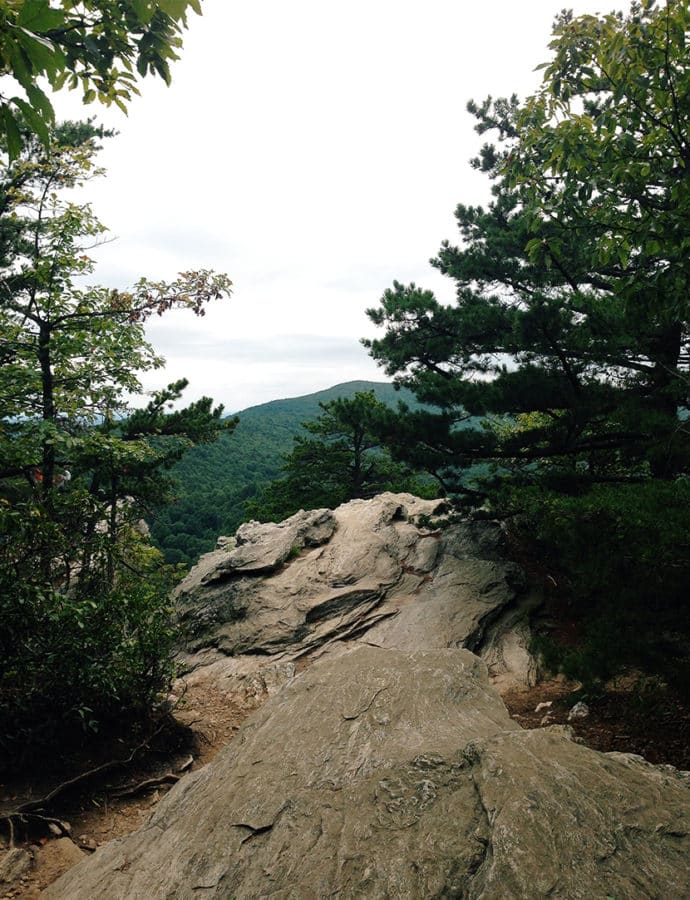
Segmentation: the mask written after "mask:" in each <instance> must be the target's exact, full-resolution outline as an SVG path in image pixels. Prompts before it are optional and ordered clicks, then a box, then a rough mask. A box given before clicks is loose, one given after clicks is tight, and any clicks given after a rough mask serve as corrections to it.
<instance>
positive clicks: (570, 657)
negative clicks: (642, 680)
mask: <svg viewBox="0 0 690 900" xmlns="http://www.w3.org/2000/svg"><path fill="white" fill-rule="evenodd" d="M504 499H505V498H504ZM510 502H511V503H512V504H513V506H516V505H517V506H519V508H520V509H521V512H520V514H519V516H517V517H516V526H517V530H518V532H519V533H520V534H521V535H522V537H523V539H524V540H525V541H528V542H530V543H531V544H532V545H533V546H535V547H536V549H537V551H538V553H539V554H540V556H541V557H542V558H544V559H547V560H549V561H550V563H551V564H552V565H553V566H554V567H555V569H557V570H558V572H559V573H560V577H561V579H562V580H564V581H565V589H566V591H567V592H568V593H569V595H570V596H571V598H572V603H573V607H572V608H573V609H574V611H575V616H576V618H578V619H579V620H580V622H581V641H580V643H579V645H578V646H577V647H571V648H560V649H559V648H558V647H557V646H556V645H554V644H553V643H552V642H549V641H546V642H544V641H542V643H541V645H540V647H539V649H540V650H541V652H542V655H543V656H544V658H545V661H546V662H547V664H548V665H549V666H550V667H551V668H557V669H560V670H561V671H563V672H564V673H565V674H566V675H568V676H570V677H572V678H576V679H578V680H580V681H582V682H583V683H584V684H585V685H587V686H589V687H590V688H592V687H593V686H594V685H596V684H601V683H602V682H604V681H606V680H608V679H609V678H611V677H613V676H615V675H616V674H618V673H619V672H621V671H623V670H625V669H626V668H639V669H642V670H643V671H646V672H650V673H653V674H659V675H662V676H663V677H664V678H665V679H666V680H667V681H669V682H670V683H672V684H674V685H676V686H677V687H679V688H681V689H682V690H683V691H684V692H685V693H688V692H689V691H690V667H689V664H688V646H689V645H690V624H689V623H688V615H687V612H688V597H690V480H688V479H678V480H676V481H651V480H650V481H647V482H642V483H639V484H625V485H622V484H617V485H599V486H596V487H594V488H592V489H591V490H589V491H588V492H586V493H583V494H581V495H575V496H567V495H563V494H558V493H556V492H554V491H549V490H545V489H538V488H534V489H523V490H520V491H513V492H512V494H511V497H510Z"/></svg>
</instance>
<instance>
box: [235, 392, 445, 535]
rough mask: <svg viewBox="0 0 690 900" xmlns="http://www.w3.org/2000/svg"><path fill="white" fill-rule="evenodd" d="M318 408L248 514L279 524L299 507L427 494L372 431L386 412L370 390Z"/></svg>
mask: <svg viewBox="0 0 690 900" xmlns="http://www.w3.org/2000/svg"><path fill="white" fill-rule="evenodd" d="M319 406H320V407H321V415H320V416H319V417H318V418H317V419H315V420H314V421H310V422H303V423H302V425H303V427H304V429H305V430H306V432H307V434H308V435H309V436H303V435H297V436H296V437H295V438H294V446H293V449H292V452H291V453H290V454H288V455H287V456H286V457H285V463H284V465H283V467H282V469H283V471H284V472H285V477H283V478H280V479H278V480H277V481H273V482H272V483H271V484H269V485H268V487H266V488H265V489H264V490H263V492H262V493H261V494H260V495H259V497H258V498H257V499H256V500H252V501H249V502H248V503H247V513H248V514H249V515H251V516H255V517H257V518H258V519H259V520H261V521H276V522H279V521H281V520H282V519H285V518H287V517H288V516H291V515H293V513H295V512H297V511H298V510H299V509H315V508H319V507H328V508H329V509H334V508H335V507H336V506H339V505H340V504H341V503H345V502H346V501H348V500H354V499H357V498H363V497H373V496H374V495H375V494H378V493H380V492H382V491H413V492H417V493H422V494H424V495H430V492H431V489H430V486H429V485H428V484H427V485H425V484H423V483H422V482H420V481H419V479H417V478H416V477H415V474H414V472H413V471H412V470H411V469H410V468H409V466H406V465H403V464H401V463H397V462H395V461H394V460H393V458H392V457H391V455H390V453H389V452H388V450H386V449H385V448H384V447H383V446H382V444H381V440H380V439H379V438H378V437H376V436H375V435H374V433H373V431H372V430H371V424H370V423H371V422H372V421H373V420H375V419H376V418H378V417H380V416H381V415H382V414H384V412H385V410H386V409H388V407H387V406H386V404H385V403H382V402H381V401H380V400H377V399H376V397H375V396H374V393H373V391H359V392H357V393H356V394H355V396H354V397H353V398H352V399H348V398H338V399H335V400H331V401H329V402H328V403H320V404H319Z"/></svg>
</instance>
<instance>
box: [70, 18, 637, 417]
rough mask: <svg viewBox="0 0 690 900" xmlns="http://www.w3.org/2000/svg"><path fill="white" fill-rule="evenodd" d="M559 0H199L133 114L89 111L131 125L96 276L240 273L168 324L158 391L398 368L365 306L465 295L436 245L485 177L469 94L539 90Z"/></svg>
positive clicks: (109, 158)
mask: <svg viewBox="0 0 690 900" xmlns="http://www.w3.org/2000/svg"><path fill="white" fill-rule="evenodd" d="M563 5H564V3H563V2H562V0H529V2H526V3H516V2H515V0H481V2H476V3H475V2H467V0H424V2H422V0H349V2H347V3H344V2H340V3H336V2H324V0H291V2H289V3H286V2H285V0H204V2H203V9H204V15H203V17H201V18H199V17H196V16H194V15H192V17H191V22H190V29H189V31H188V32H187V35H186V40H185V47H184V50H183V52H182V57H181V59H180V60H179V62H178V63H176V64H175V66H174V68H173V83H172V86H171V87H169V88H166V87H165V85H163V84H162V83H158V81H157V80H155V79H153V78H150V77H149V78H146V79H145V80H144V81H142V82H141V83H140V89H141V96H140V97H138V98H135V99H134V101H133V102H132V104H131V107H130V112H129V116H128V117H124V116H123V115H121V114H119V113H104V112H103V111H102V110H101V109H100V108H97V107H96V106H95V105H94V106H93V107H88V112H89V113H92V112H93V113H94V114H98V117H99V120H101V121H105V122H106V123H108V124H110V125H113V126H114V127H116V128H117V129H118V131H119V135H118V137H117V138H115V139H112V140H110V141H108V142H107V146H106V148H105V149H104V152H103V153H102V155H101V161H102V163H103V164H104V165H105V166H106V168H107V170H108V174H107V176H106V178H105V179H102V180H100V182H98V183H93V184H91V185H89V187H88V188H87V190H86V192H85V193H83V197H85V198H86V197H88V199H89V200H91V201H92V202H93V205H94V208H95V211H96V213H97V215H98V216H99V218H100V219H101V220H102V221H103V222H104V223H105V224H106V225H107V226H108V227H109V229H110V231H111V236H112V237H114V238H116V240H114V241H112V242H111V243H109V244H107V245H106V246H104V247H102V248H100V249H99V250H98V251H97V254H96V258H97V260H98V267H97V273H96V279H97V281H98V282H99V283H102V284H107V285H109V286H111V287H120V288H124V287H126V286H127V285H130V284H132V283H133V282H134V281H135V280H136V279H138V278H139V277H141V276H143V275H146V276H147V277H150V278H153V279H160V278H173V277H174V276H175V274H176V273H177V272H179V271H183V270H185V269H190V268H213V269H216V270H217V271H222V272H226V273H227V274H228V275H229V276H230V278H231V279H232V280H233V282H234V293H233V296H232V299H231V300H229V301H225V302H220V303H217V304H215V305H214V306H212V307H209V309H208V312H207V315H206V316H205V317H204V318H202V319H195V318H194V316H193V315H192V314H191V313H187V312H178V313H173V314H168V315H167V316H166V317H164V318H163V319H161V320H157V321H156V322H155V323H153V325H152V326H151V327H150V328H149V337H150V339H151V341H152V342H153V343H154V345H155V347H156V350H157V351H159V352H160V353H162V354H163V355H164V356H165V357H166V358H167V360H168V365H167V368H166V369H165V371H164V372H163V373H160V372H156V373H154V374H153V375H152V376H147V378H146V380H145V383H146V385H147V387H149V388H154V387H159V386H162V385H163V384H165V383H167V382H169V381H172V380H173V379H176V378H180V377H182V376H185V377H187V378H189V380H190V382H191V385H190V388H189V390H188V392H187V399H188V400H192V399H195V398H197V397H199V396H201V395H203V394H206V395H210V396H212V397H214V399H215V400H217V401H218V402H222V403H224V404H225V406H226V409H227V410H228V411H236V410H239V409H242V408H244V407H247V406H251V405H254V404H256V403H262V402H264V401H267V400H272V399H276V398H279V397H292V396H297V395H300V394H305V393H310V392H312V391H315V390H320V389H322V388H326V387H330V386H331V385H334V384H337V383H339V382H343V381H350V380H353V379H358V378H365V379H372V380H384V376H383V373H382V371H381V370H380V369H378V368H377V367H376V366H375V365H374V363H373V361H372V360H370V359H369V357H368V356H367V353H366V351H365V350H364V349H363V348H362V347H361V346H360V344H359V339H360V338H361V337H363V336H370V335H372V334H375V329H373V327H372V326H371V324H370V323H369V321H368V319H367V318H366V315H365V310H366V308H367V307H371V306H376V305H377V303H378V300H379V298H380V296H381V294H382V293H383V291H384V290H385V288H386V287H389V286H390V284H391V282H392V281H393V279H397V280H399V281H403V282H409V281H416V282H417V283H418V284H422V285H424V286H427V287H431V288H433V289H434V290H436V291H437V293H438V295H439V296H441V297H443V298H446V299H450V298H451V297H452V283H450V282H447V280H446V279H443V278H442V277H441V276H440V275H438V274H437V273H436V272H435V271H434V270H432V269H431V268H430V266H429V264H428V260H429V258H430V257H431V256H433V255H434V254H435V253H436V251H437V250H438V247H439V245H440V242H441V240H442V239H443V238H451V239H454V238H455V226H454V218H453V210H454V208H455V205H456V204H457V203H458V202H464V203H468V202H485V201H486V199H487V194H488V186H487V182H486V180H485V179H484V178H482V177H481V176H479V175H477V174H476V173H475V172H473V171H472V169H471V168H470V167H469V165H468V160H469V158H470V157H471V156H473V155H474V154H476V152H477V150H478V147H479V146H480V143H481V139H480V138H479V137H478V136H477V135H476V134H475V132H474V131H473V120H472V118H471V117H470V116H469V115H468V114H467V113H466V111H465V104H466V102H467V100H468V99H470V98H474V99H476V100H482V99H484V97H485V96H486V95H488V94H492V95H493V96H504V95H508V94H510V93H513V92H516V93H518V94H519V95H520V96H525V95H526V94H528V93H529V92H530V91H531V90H533V89H534V88H535V87H536V85H537V83H538V77H539V76H538V73H536V72H534V68H535V66H537V65H538V64H539V63H540V62H543V61H545V60H546V59H548V55H549V54H548V50H547V44H548V41H549V35H550V28H551V23H552V21H553V17H554V15H555V14H556V13H557V12H558V11H559V10H560V9H561V8H562V7H563ZM613 5H614V6H615V5H616V4H613ZM572 6H573V8H574V10H575V12H576V13H589V12H596V11H602V12H608V11H610V9H611V8H612V7H611V6H609V5H608V4H607V3H606V2H591V0H573V3H572ZM618 6H620V4H618ZM56 106H57V108H58V111H59V112H61V113H62V114H63V115H71V116H74V115H75V113H76V112H77V111H78V110H79V107H78V104H77V103H76V102H75V99H74V98H72V99H63V98H62V95H59V96H58V97H56Z"/></svg>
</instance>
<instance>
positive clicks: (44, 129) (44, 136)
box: [12, 97, 50, 147]
mask: <svg viewBox="0 0 690 900" xmlns="http://www.w3.org/2000/svg"><path fill="white" fill-rule="evenodd" d="M12 103H14V105H15V106H16V107H18V109H20V110H21V111H22V114H23V116H24V118H25V119H26V122H27V124H28V125H29V127H30V128H31V129H32V130H33V131H35V132H36V134H37V135H38V138H39V140H40V141H41V143H42V144H43V146H44V147H47V146H48V145H49V144H50V132H49V131H48V126H47V125H46V122H45V120H44V119H43V118H42V117H41V116H40V115H39V113H38V112H36V110H35V109H34V107H33V106H32V105H31V104H30V103H27V102H26V100H22V99H21V97H12Z"/></svg>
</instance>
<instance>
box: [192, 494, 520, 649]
mask: <svg viewBox="0 0 690 900" xmlns="http://www.w3.org/2000/svg"><path fill="white" fill-rule="evenodd" d="M442 506H443V504H442V503H439V501H429V500H420V499H418V498H416V497H412V496H411V495H409V494H381V495H380V496H378V497H375V498H374V499H373V500H353V501H351V502H350V503H347V504H344V505H343V506H341V507H339V508H338V509H336V510H335V511H334V512H332V511H330V510H316V511H312V512H300V513H297V514H296V515H294V516H292V517H291V518H290V519H287V520H286V521H285V522H282V523H280V524H279V525H273V524H267V525H260V524H259V523H256V522H250V523H248V524H246V525H243V526H241V528H240V529H239V531H238V533H237V536H236V538H235V539H234V540H227V539H222V540H221V542H220V548H219V549H218V550H216V551H214V552H213V553H210V554H207V555H206V556H204V557H202V559H201V560H200V562H199V565H198V566H197V567H195V569H193V570H192V572H191V573H190V574H189V576H188V577H187V578H186V579H185V581H184V582H183V583H182V584H181V585H180V587H179V589H178V592H177V599H176V603H177V608H178V612H179V621H180V625H181V627H182V630H183V633H184V636H185V641H186V644H187V649H188V650H189V651H190V652H192V653H199V652H200V651H203V650H205V649H208V648H215V649H217V650H218V651H220V652H221V653H223V654H227V655H231V656H234V657H237V656H240V655H243V654H252V655H257V654H259V655H261V656H266V655H270V656H275V655H285V654H287V655H290V656H292V657H296V656H299V655H302V654H304V653H306V652H309V651H313V650H314V649H316V648H319V647H322V646H324V645H327V644H329V643H332V642H333V641H335V640H339V639H345V638H352V637H355V636H364V637H363V639H366V641H367V642H370V643H375V644H377V645H380V646H383V647H391V648H392V647H399V648H404V649H411V650H412V649H420V648H434V647H469V648H470V649H475V648H477V647H478V646H479V645H480V644H481V641H482V638H483V635H484V633H485V631H486V629H487V627H488V626H489V625H490V623H491V622H492V621H493V620H495V619H496V618H497V616H498V615H499V614H500V613H501V611H502V610H503V609H504V607H506V606H508V605H509V604H511V603H512V602H513V601H514V600H515V597H516V592H519V590H520V589H521V587H522V575H521V572H520V570H519V569H518V567H517V566H515V565H514V564H513V563H511V562H508V561H506V560H505V559H504V558H502V552H501V548H502V544H503V536H502V533H501V530H500V528H499V526H498V525H497V524H496V523H491V522H461V523H458V524H454V525H452V526H450V527H448V528H445V529H431V528H429V527H422V526H420V525H419V524H417V523H418V522H419V517H420V516H427V517H428V516H434V515H435V514H436V512H437V511H438V510H439V509H440V508H441V507H442Z"/></svg>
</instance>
